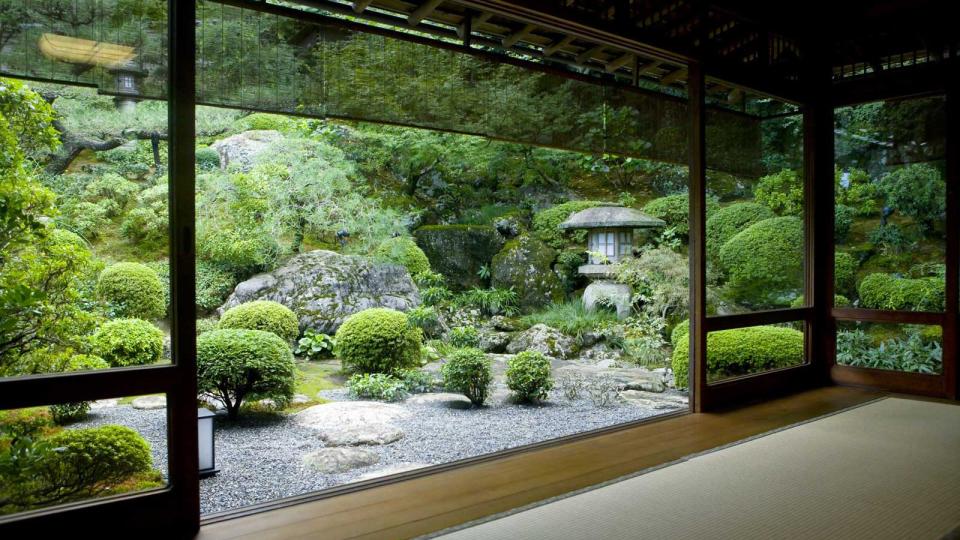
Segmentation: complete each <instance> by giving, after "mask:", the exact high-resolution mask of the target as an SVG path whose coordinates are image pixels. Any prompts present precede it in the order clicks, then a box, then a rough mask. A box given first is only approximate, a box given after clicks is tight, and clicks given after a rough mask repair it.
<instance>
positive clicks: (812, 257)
mask: <svg viewBox="0 0 960 540" xmlns="http://www.w3.org/2000/svg"><path fill="white" fill-rule="evenodd" d="M818 60H819V61H818ZM828 60H829V59H828V57H826V56H825V55H824V56H818V57H816V59H815V60H812V61H811V62H810V65H809V66H808V68H807V69H806V70H805V72H804V75H805V77H806V78H807V81H805V82H806V84H805V86H806V88H807V89H808V91H807V95H808V99H807V101H806V103H804V105H803V154H804V160H803V177H804V202H805V206H806V212H805V214H804V232H805V246H804V247H805V249H804V254H805V258H806V265H805V267H804V273H805V278H806V279H805V283H804V298H806V301H807V305H809V306H812V308H813V315H812V318H811V320H810V322H809V323H808V325H807V340H806V344H807V359H808V361H809V362H810V363H811V364H813V365H815V366H817V367H818V369H817V370H816V371H817V374H816V375H815V376H816V377H817V378H819V379H820V380H821V381H822V382H824V383H826V382H827V381H829V380H830V369H831V367H832V366H833V364H834V360H835V356H836V322H835V321H834V319H833V316H832V315H831V308H832V307H833V296H834V266H833V265H834V205H835V200H834V199H835V194H834V150H833V144H834V141H833V101H832V99H831V96H830V90H831V80H830V63H829V61H828Z"/></svg>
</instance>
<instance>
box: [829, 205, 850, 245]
mask: <svg viewBox="0 0 960 540" xmlns="http://www.w3.org/2000/svg"><path fill="white" fill-rule="evenodd" d="M853 215H854V210H853V208H851V207H849V206H846V205H843V204H838V205H836V206H835V207H834V209H833V239H834V240H835V241H836V242H837V243H838V244H842V243H844V242H846V241H847V236H848V235H849V234H850V228H851V227H853Z"/></svg>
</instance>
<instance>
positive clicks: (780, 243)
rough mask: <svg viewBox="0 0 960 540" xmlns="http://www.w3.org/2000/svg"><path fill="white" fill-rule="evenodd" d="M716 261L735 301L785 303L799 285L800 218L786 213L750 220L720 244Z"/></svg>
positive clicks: (756, 303) (797, 289)
mask: <svg viewBox="0 0 960 540" xmlns="http://www.w3.org/2000/svg"><path fill="white" fill-rule="evenodd" d="M720 264H721V266H723V268H724V270H725V271H726V273H727V275H728V277H729V280H728V281H727V287H728V288H729V290H730V291H731V293H732V294H733V296H734V298H736V299H737V300H738V301H740V302H742V303H745V304H751V305H753V306H778V305H787V304H789V303H790V301H792V300H793V298H795V297H796V292H798V291H799V290H800V289H801V288H802V287H803V222H802V221H801V220H800V218H796V217H789V216H788V217H778V218H772V219H766V220H763V221H760V222H758V223H754V224H753V225H751V226H749V227H747V228H746V229H744V230H743V231H740V232H739V233H737V234H736V235H734V236H733V238H731V239H730V240H728V241H727V243H726V244H724V245H723V247H722V248H720Z"/></svg>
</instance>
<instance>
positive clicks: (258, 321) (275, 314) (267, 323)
mask: <svg viewBox="0 0 960 540" xmlns="http://www.w3.org/2000/svg"><path fill="white" fill-rule="evenodd" d="M217 326H218V328H237V329H244V330H264V331H266V332H272V333H274V334H276V335H277V336H279V337H280V338H282V339H284V340H286V341H288V342H289V341H293V340H295V339H297V336H298V335H300V321H299V320H298V319H297V316H296V314H294V313H293V311H291V310H290V308H288V307H286V306H284V305H283V304H281V303H279V302H273V301H271V300H256V301H253V302H247V303H244V304H240V305H239V306H234V307H232V308H230V309H228V310H227V311H226V312H224V314H223V316H222V317H220V322H219V323H218V325H217Z"/></svg>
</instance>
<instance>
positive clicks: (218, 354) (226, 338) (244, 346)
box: [197, 329, 296, 419]
mask: <svg viewBox="0 0 960 540" xmlns="http://www.w3.org/2000/svg"><path fill="white" fill-rule="evenodd" d="M295 377H296V365H295V364H294V362H293V354H292V353H291V352H290V347H289V346H288V345H287V343H286V342H285V341H284V340H283V339H281V338H280V337H279V336H277V335H276V334H274V333H272V332H265V331H263V330H242V329H222V330H213V331H211V332H205V333H203V334H200V335H199V336H198V337H197V389H198V390H199V391H200V392H201V393H203V394H205V395H208V396H210V397H212V398H213V399H215V400H217V401H219V402H220V403H222V404H223V406H224V407H225V408H226V409H227V416H228V417H229V418H230V419H234V418H236V417H237V415H238V414H239V413H240V406H241V405H242V404H243V402H244V400H256V399H265V398H269V399H272V400H273V401H274V402H275V403H277V404H278V405H280V406H283V405H285V404H286V403H287V402H289V401H290V399H292V398H293V390H294V383H295Z"/></svg>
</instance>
